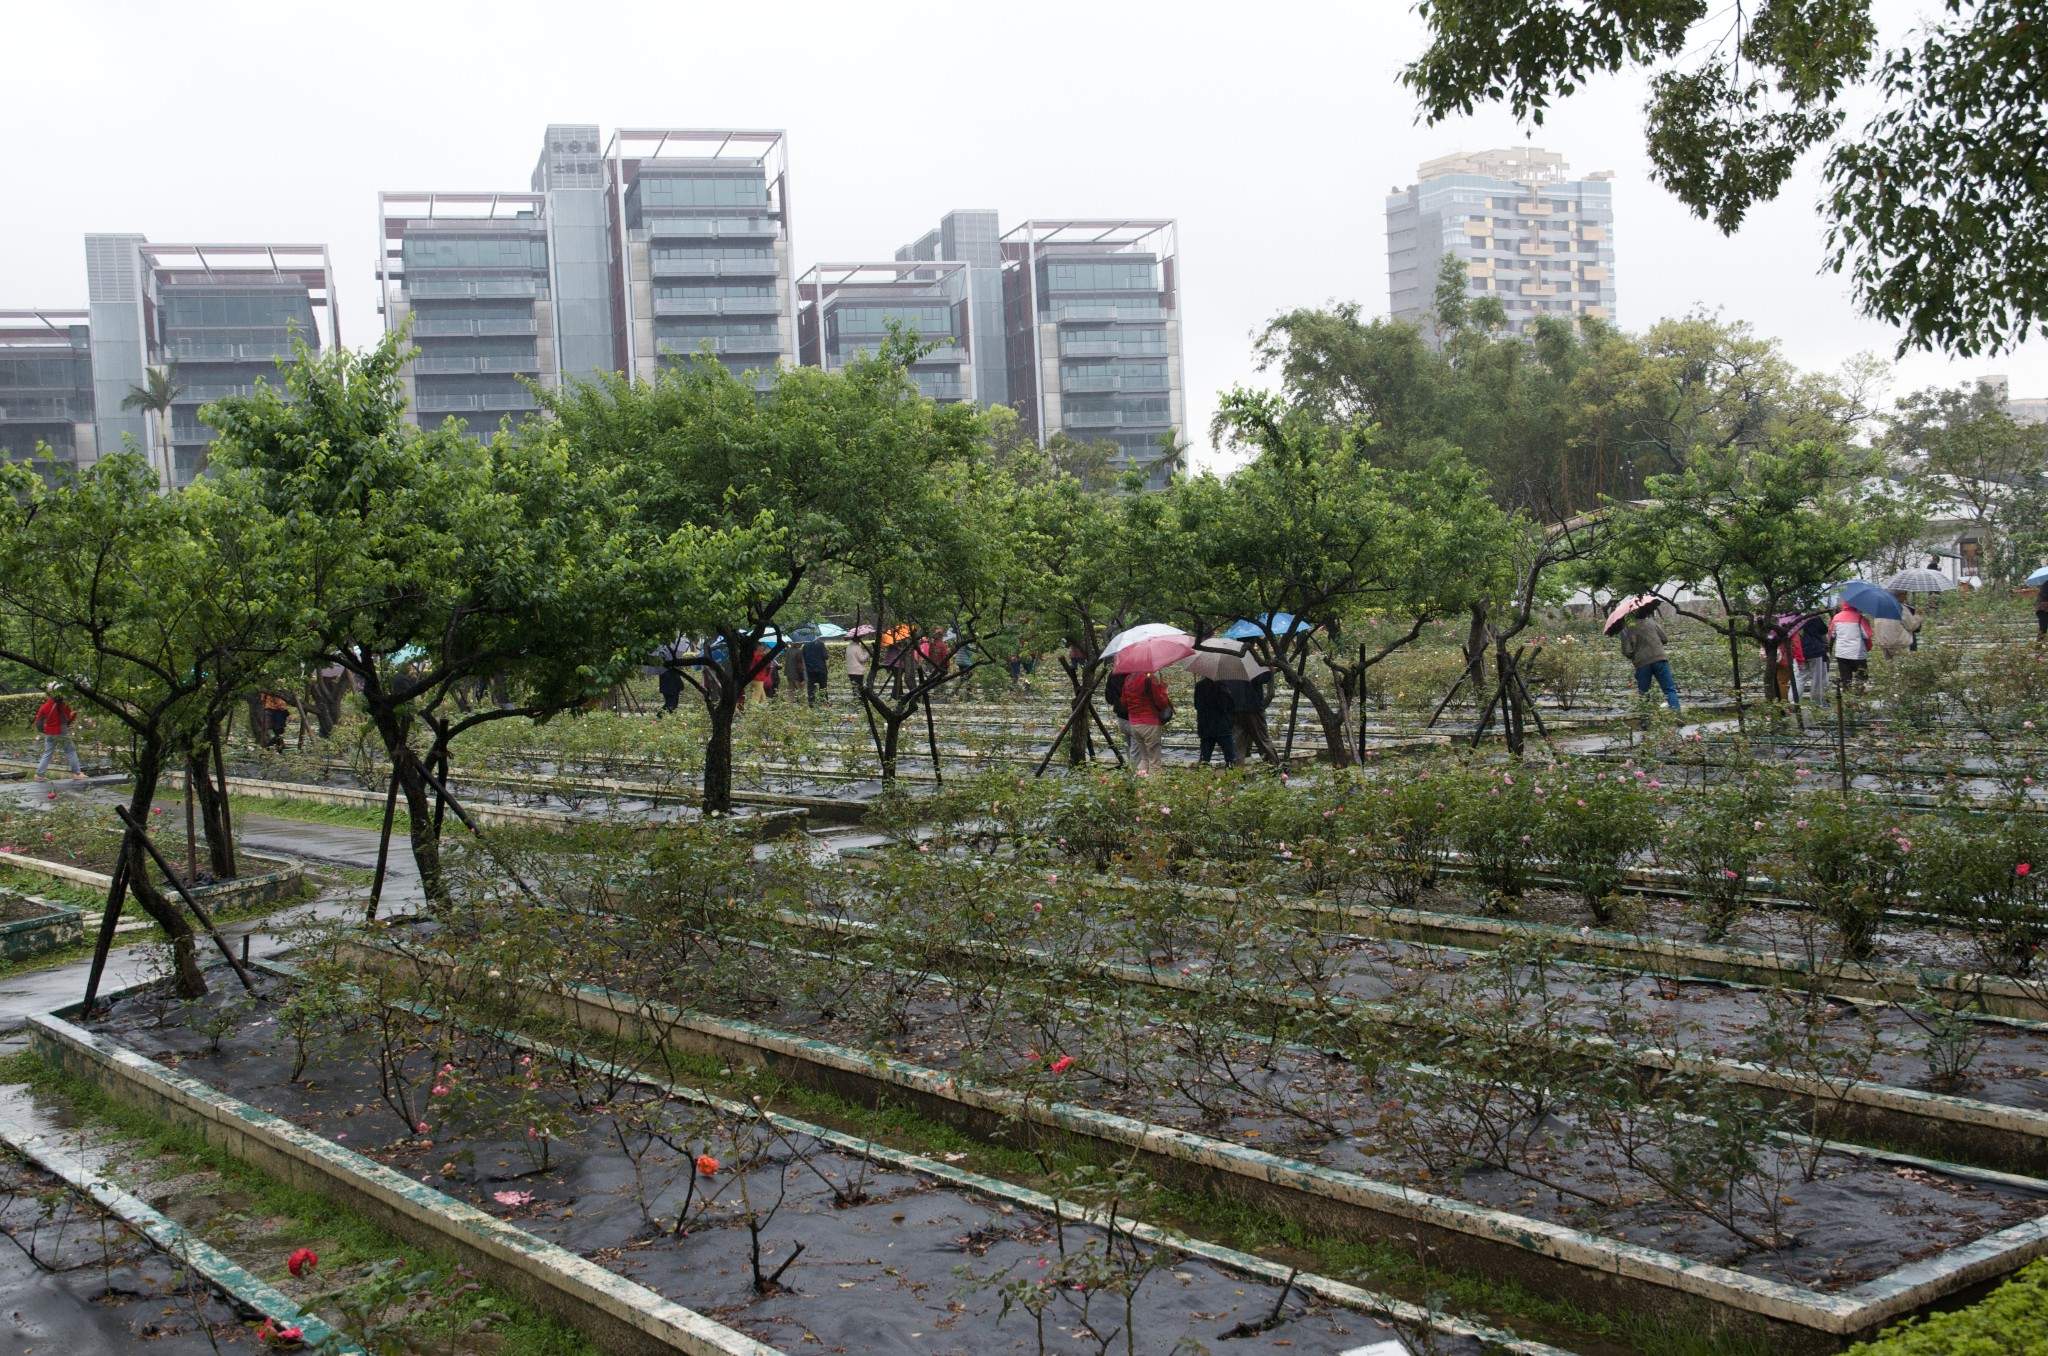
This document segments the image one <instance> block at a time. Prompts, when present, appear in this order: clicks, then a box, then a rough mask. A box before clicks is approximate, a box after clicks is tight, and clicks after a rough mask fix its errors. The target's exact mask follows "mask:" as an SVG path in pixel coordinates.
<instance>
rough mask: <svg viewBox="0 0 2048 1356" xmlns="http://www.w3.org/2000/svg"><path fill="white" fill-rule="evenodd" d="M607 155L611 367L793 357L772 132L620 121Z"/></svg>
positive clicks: (784, 169)
mask: <svg viewBox="0 0 2048 1356" xmlns="http://www.w3.org/2000/svg"><path fill="white" fill-rule="evenodd" d="M607 161H608V165H609V170H610V175H611V192H612V203H611V213H612V217H611V221H612V235H613V243H612V252H613V257H614V260H615V261H616V262H615V265H614V279H615V291H614V295H613V301H614V303H615V305H616V307H617V310H618V313H619V314H620V316H621V317H622V318H623V322H624V323H622V324H621V325H619V326H618V333H617V343H616V351H615V353H614V361H615V363H616V365H617V367H618V369H619V370H620V371H624V372H629V373H632V374H634V375H636V376H639V377H642V378H652V377H653V376H654V375H655V373H656V372H658V371H659V370H660V369H661V368H663V367H666V366H669V365H672V364H674V363H677V362H689V361H691V360H692V359H694V358H695V357H696V356H697V355H699V354H707V353H708V354H709V355H710V356H711V357H713V358H715V359H716V360H717V361H719V362H721V363H723V364H724V365H725V366H726V367H727V368H729V369H730V370H732V371H734V372H748V371H755V372H760V371H765V370H767V369H771V368H773V367H774V366H776V364H778V363H783V364H793V363H794V362H795V361H796V324H795V314H794V308H793V306H792V302H791V290H792V289H791V281H792V274H791V270H790V257H791V256H790V222H789V211H788V198H789V174H788V164H787V158H786V154H785V149H784V142H783V136H782V133H780V132H737V131H705V130H698V129H681V128H671V129H621V130H620V131H618V132H615V133H614V134H613V135H612V141H611V146H610V149H609V152H608V155H607Z"/></svg>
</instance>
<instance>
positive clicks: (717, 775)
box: [704, 674, 736, 815]
mask: <svg viewBox="0 0 2048 1356" xmlns="http://www.w3.org/2000/svg"><path fill="white" fill-rule="evenodd" d="M719 676H720V677H721V678H727V675H725V674H720V675H719ZM718 687H719V691H718V695H717V697H716V698H714V699H713V700H711V701H708V702H706V703H705V706H706V707H707V708H708V710H709V712H710V715H711V733H710V734H709V735H708V736H707V737H706V738H705V740H704V813H705V814H707V815H729V814H731V813H732V718H733V706H734V693H735V691H736V689H733V687H732V681H731V679H729V678H728V679H727V681H725V682H721V683H720V684H719V685H718Z"/></svg>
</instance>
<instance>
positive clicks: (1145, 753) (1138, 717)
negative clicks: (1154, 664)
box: [1123, 673, 1173, 777]
mask: <svg viewBox="0 0 2048 1356" xmlns="http://www.w3.org/2000/svg"><path fill="white" fill-rule="evenodd" d="M1123 699H1124V711H1125V712H1126V716H1127V719H1128V720H1129V721H1130V726H1131V756H1132V760H1133V761H1134V762H1136V763H1137V765H1138V775H1139V776H1140V777H1149V776H1151V775H1152V774H1153V773H1155V772H1157V771H1159V769H1160V767H1161V766H1162V765H1163V759H1162V757H1161V754H1160V747H1159V736H1160V732H1161V729H1162V727H1163V726H1164V725H1165V724H1166V722H1167V721H1169V720H1172V719H1173V700H1172V698H1170V697H1168V696H1167V695H1166V682H1165V680H1164V679H1162V678H1160V676H1159V675H1158V674H1156V673H1134V674H1132V675H1130V677H1128V678H1127V679H1125V680H1124V689H1123Z"/></svg>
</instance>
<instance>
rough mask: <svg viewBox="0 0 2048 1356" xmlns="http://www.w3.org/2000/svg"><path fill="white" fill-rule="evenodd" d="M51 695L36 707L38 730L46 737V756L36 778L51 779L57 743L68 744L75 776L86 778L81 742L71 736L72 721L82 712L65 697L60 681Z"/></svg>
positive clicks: (67, 754) (52, 686)
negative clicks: (50, 773) (80, 762)
mask: <svg viewBox="0 0 2048 1356" xmlns="http://www.w3.org/2000/svg"><path fill="white" fill-rule="evenodd" d="M48 690H49V695H48V696H46V697H44V698H43V704H42V705H41V706H40V707H38V708H37V709H36V733H37V734H39V735H41V736H42V737H43V757H42V760H41V761H40V762H38V763H37V764H36V780H37V781H39V782H46V781H48V780H50V778H49V771H50V759H51V757H53V756H54V755H55V754H56V752H57V746H58V745H59V744H62V745H63V746H64V757H65V759H66V761H68V762H69V763H70V764H71V775H72V776H74V777H83V776H84V775H85V773H84V771H83V770H81V769H80V768H79V766H78V744H77V743H76V741H74V740H73V739H72V737H71V723H72V722H73V721H75V720H77V719H78V713H77V712H76V711H73V710H72V709H71V704H70V703H69V702H67V701H65V700H64V689H63V688H62V687H59V686H58V685H57V684H56V683H52V684H50V686H49V689H48Z"/></svg>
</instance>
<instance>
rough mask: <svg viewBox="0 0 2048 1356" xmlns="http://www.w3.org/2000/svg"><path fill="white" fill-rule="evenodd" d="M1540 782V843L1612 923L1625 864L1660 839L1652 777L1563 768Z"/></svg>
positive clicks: (1597, 914)
mask: <svg viewBox="0 0 2048 1356" xmlns="http://www.w3.org/2000/svg"><path fill="white" fill-rule="evenodd" d="M1532 775H1533V774H1532ZM1536 785H1537V795H1538V798H1539V799H1540V800H1541V802H1542V805H1543V815H1542V819H1541V821H1540V826H1541V837H1540V839H1539V845H1540V846H1541V847H1542V848H1543V850H1544V853H1545V855H1547V856H1548V857H1549V858H1550V859H1551V860H1552V861H1554V862H1556V863H1557V866H1558V869H1559V871H1560V872H1561V873H1562V874H1563V875H1565V876H1566V877H1568V878H1569V879H1570V880H1571V882H1572V884H1573V886H1575V887H1576V888H1577V890H1578V892H1579V897H1580V898H1581V899H1583V900H1584V901H1585V903H1586V907H1587V908H1588V909H1589V910H1591V911H1592V914H1593V918H1594V921H1596V922H1599V923H1602V924H1605V923H1608V922H1610V921H1612V919H1613V917H1614V899H1615V896H1616V894H1617V893H1618V892H1619V890H1620V888H1621V876H1622V869H1623V867H1624V866H1625V865H1626V864H1627V862H1628V861H1629V859H1630V858H1632V857H1634V856H1636V855H1637V854H1639V853H1641V852H1643V851H1644V850H1645V849H1647V848H1648V847H1649V846H1650V845H1651V844H1652V843H1654V842H1656V840H1657V830H1658V824H1659V821H1658V817H1657V806H1656V801H1655V799H1654V798H1653V797H1652V795H1651V792H1650V790H1649V788H1648V785H1647V781H1646V780H1638V779H1637V778H1635V777H1633V776H1618V775H1614V774H1610V773H1606V772H1593V771H1587V770H1578V769H1572V768H1570V767H1564V766H1560V767H1558V768H1556V769H1554V770H1552V771H1551V772H1548V773H1544V774H1541V780H1539V781H1538V782H1537V784H1536Z"/></svg>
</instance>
